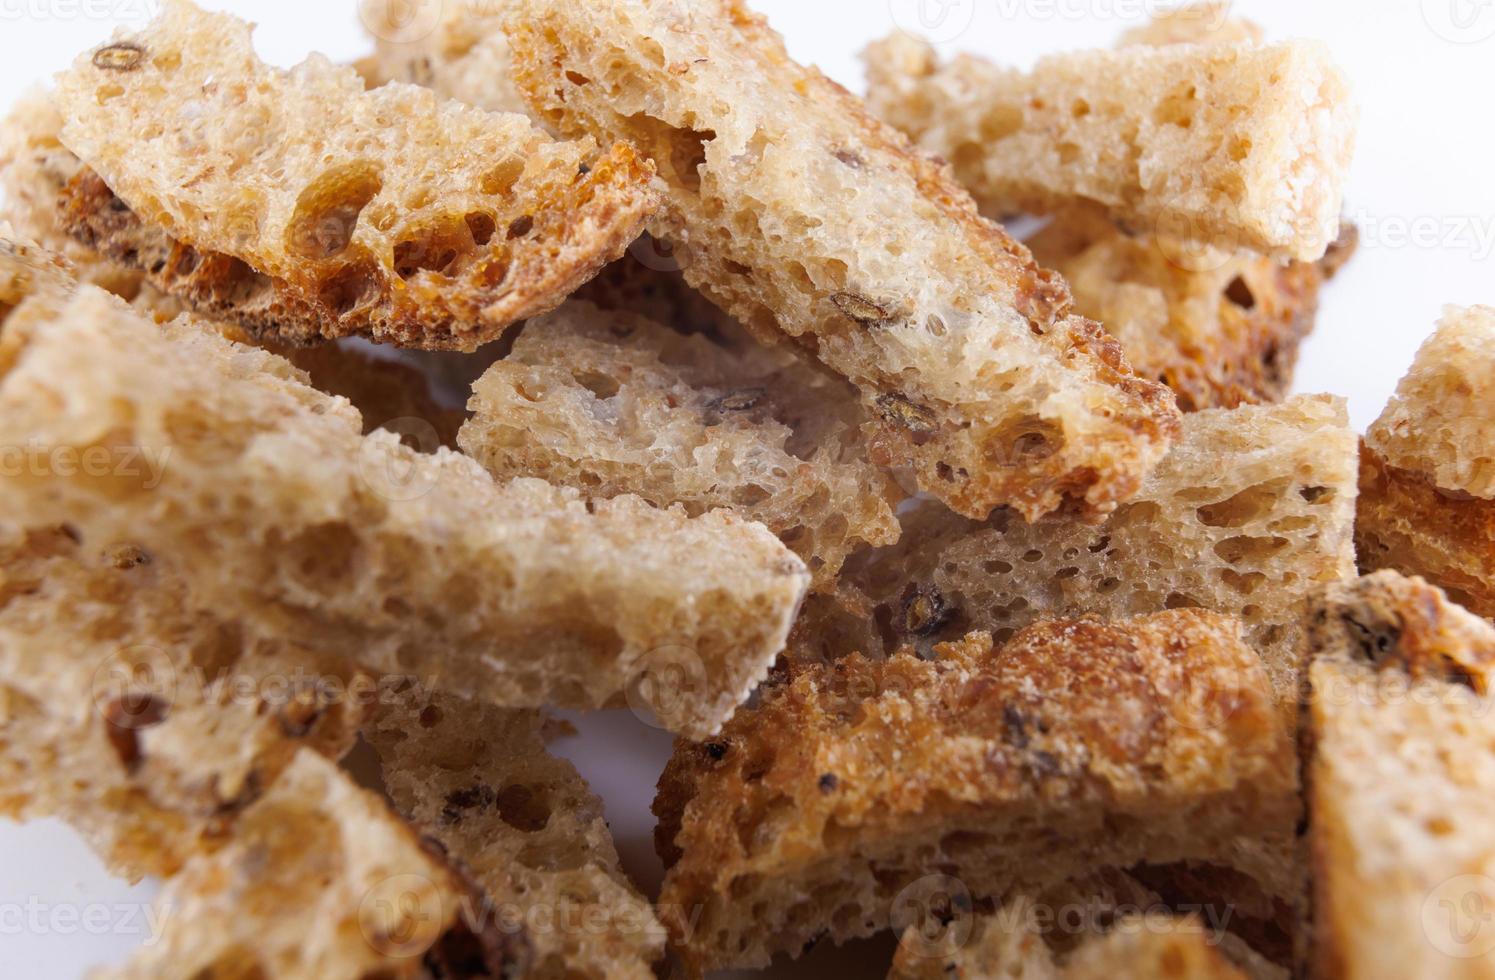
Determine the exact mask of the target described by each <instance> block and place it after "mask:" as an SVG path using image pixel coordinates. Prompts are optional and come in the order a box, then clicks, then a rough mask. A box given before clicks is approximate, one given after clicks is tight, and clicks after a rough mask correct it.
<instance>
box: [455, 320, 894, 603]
mask: <svg viewBox="0 0 1495 980" xmlns="http://www.w3.org/2000/svg"><path fill="white" fill-rule="evenodd" d="M469 409H470V411H471V412H472V418H471V419H470V420H469V421H468V422H467V424H466V425H465V426H464V427H463V428H462V432H461V435H460V436H459V442H460V444H461V446H462V448H463V450H465V451H466V452H467V454H468V455H469V456H471V457H473V458H474V459H476V460H477V461H478V462H480V463H482V464H483V465H484V466H485V467H487V469H488V471H489V472H490V473H492V474H493V476H494V478H495V479H498V480H500V481H502V480H509V479H513V478H516V477H526V476H529V477H539V478H541V479H544V480H548V481H550V482H551V483H555V484H559V485H561V486H570V487H576V488H578V489H580V490H582V491H583V492H585V493H586V494H587V495H588V496H591V497H597V498H603V499H606V498H611V497H616V496H619V495H621V494H634V495H637V496H640V497H642V498H644V499H645V500H648V501H649V502H651V503H653V504H656V505H658V506H661V507H668V506H670V505H672V504H683V505H684V506H685V508H686V510H687V511H688V512H689V513H691V514H703V513H707V512H709V511H711V510H715V509H718V508H725V509H728V510H731V511H733V512H735V513H737V514H738V515H739V516H741V517H742V518H743V519H745V520H750V521H758V522H760V523H762V524H764V525H765V526H767V527H768V529H769V530H770V531H773V532H774V533H775V534H777V535H778V536H779V538H780V539H781V540H782V541H783V542H784V543H785V544H786V545H788V546H789V547H790V548H791V549H792V550H794V551H795V553H796V554H798V555H799V556H800V558H802V559H803V560H804V562H805V564H806V565H807V566H808V567H809V569H810V571H811V573H812V574H813V575H814V577H815V582H814V587H815V588H816V589H818V590H821V591H829V590H832V589H833V588H834V587H835V582H836V576H837V575H838V574H839V572H840V570H841V565H842V563H843V562H845V560H846V556H847V555H849V554H851V553H852V552H853V551H854V550H856V549H857V548H858V547H861V546H864V545H891V544H893V543H895V542H897V540H898V533H899V532H898V518H897V516H896V515H895V513H894V508H895V507H896V506H897V504H898V502H899V501H900V500H901V499H902V494H901V491H899V489H898V487H897V484H896V483H894V482H893V480H892V478H891V477H890V476H888V475H887V473H886V472H884V471H883V470H882V469H881V468H879V467H877V466H875V465H873V464H872V463H871V462H870V461H869V460H868V459H867V456H866V449H865V446H864V444H863V442H862V438H861V430H860V428H859V426H860V424H861V422H862V421H863V417H862V413H861V408H860V406H859V405H858V404H857V402H856V401H855V399H854V397H852V396H851V395H850V393H849V392H848V391H847V390H846V385H845V384H844V382H842V381H841V380H840V379H839V378H836V377H834V376H830V375H823V374H820V373H819V372H817V371H815V370H813V369H812V368H810V367H809V366H808V365H804V364H803V363H801V362H799V361H798V360H795V359H793V358H789V359H787V360H786V359H785V358H784V357H783V355H782V353H779V352H774V351H769V350H763V349H759V350H751V349H750V350H740V349H739V350H733V349H731V348H728V347H725V346H722V345H721V344H719V343H716V342H715V341H713V340H711V339H709V338H708V337H705V336H702V335H699V334H697V335H689V336H688V335H685V334H682V333H679V332H676V331H674V330H671V329H669V328H667V327H663V326H660V325H659V324H657V323H655V322H653V321H651V320H647V319H645V318H643V317H640V316H633V315H631V314H626V313H614V312H608V311H604V310H600V309H598V308H597V307H595V306H592V305H591V304H588V303H582V302H578V301H573V302H571V303H568V304H567V305H566V306H564V307H562V308H561V309H560V310H558V311H557V312H555V313H553V314H551V315H549V316H548V317H546V318H544V319H542V320H537V321H534V322H532V323H530V324H528V325H527V326H526V327H525V329H524V332H523V334H522V335H521V336H520V338H519V340H518V342H517V343H515V345H514V350H513V353H512V354H510V355H509V356H508V357H507V358H505V359H504V360H502V361H499V362H498V363H497V364H495V365H493V367H491V368H489V370H488V373H487V374H485V375H483V377H482V378H481V379H480V380H479V381H478V383H477V384H476V385H475V386H474V387H473V399H472V402H471V404H470V405H469Z"/></svg>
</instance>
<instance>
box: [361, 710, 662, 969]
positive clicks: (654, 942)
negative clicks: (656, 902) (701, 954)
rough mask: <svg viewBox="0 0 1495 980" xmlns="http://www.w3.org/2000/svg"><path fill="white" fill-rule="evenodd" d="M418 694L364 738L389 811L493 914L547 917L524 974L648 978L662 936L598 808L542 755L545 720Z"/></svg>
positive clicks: (569, 769) (575, 778) (564, 767)
mask: <svg viewBox="0 0 1495 980" xmlns="http://www.w3.org/2000/svg"><path fill="white" fill-rule="evenodd" d="M420 693H421V692H418V691H417V692H413V693H412V694H407V695H405V696H404V697H399V698H395V699H392V700H390V701H389V702H387V703H381V705H380V706H379V708H378V709H376V714H375V716H374V718H373V719H372V721H371V723H370V725H369V726H368V728H366V729H365V733H364V735H365V738H367V739H368V741H369V742H370V743H371V744H372V745H373V747H374V749H375V751H376V752H378V754H379V757H380V760H381V764H382V777H383V784H384V787H385V788H386V789H387V790H388V792H389V794H390V796H391V797H392V798H393V799H394V803H395V806H396V808H398V809H399V811H400V812H401V813H402V814H404V815H405V817H406V818H407V819H408V820H410V821H411V823H412V824H414V825H415V827H417V828H418V829H419V830H420V831H421V832H422V833H423V834H426V835H428V836H429V837H430V838H431V839H433V840H435V841H437V842H438V843H440V845H441V847H442V849H443V850H444V851H445V853H446V854H447V855H448V857H449V858H450V859H451V860H452V861H453V862H455V863H456V864H457V865H459V866H460V867H462V868H463V869H464V870H465V871H466V872H467V874H468V875H469V877H470V878H471V879H472V882H473V884H474V885H475V886H476V888H477V889H478V890H479V891H480V892H481V893H482V897H483V901H484V903H485V904H484V909H485V911H486V912H487V914H488V915H489V916H490V917H493V918H495V919H496V920H497V921H498V922H500V923H502V922H505V921H513V920H518V921H529V918H528V917H529V916H531V915H532V914H533V913H536V912H540V913H544V914H545V916H546V919H545V921H546V922H548V923H549V924H550V928H547V929H544V930H532V931H531V932H530V936H529V939H530V947H531V952H532V954H533V966H532V967H531V971H530V972H529V973H527V974H525V975H526V976H532V977H537V978H538V977H555V978H562V977H583V976H585V977H614V978H618V980H624V978H636V980H652V978H653V977H654V971H653V969H652V964H653V963H654V962H655V961H656V960H659V959H661V958H662V957H663V955H664V945H665V931H664V927H663V926H662V925H660V923H659V920H658V919H656V918H655V917H654V910H653V908H652V907H651V906H650V904H649V901H648V900H647V899H646V898H644V897H643V896H642V895H640V894H639V892H638V889H636V888H635V887H634V886H633V884H632V883H631V882H629V880H628V878H627V877H626V876H625V875H624V873H623V869H622V866H621V865H620V864H619V861H618V851H617V848H616V846H615V845H614V844H613V838H612V834H611V832H610V831H609V830H608V829H607V822H606V820H605V819H604V817H603V812H602V801H601V800H600V799H598V798H597V796H596V795H595V794H593V793H592V791H591V789H589V788H588V786H587V784H586V782H585V781H584V780H583V779H582V778H581V775H580V774H579V773H577V771H576V769H575V768H574V767H573V766H572V765H571V764H570V763H569V762H566V761H565V760H563V759H560V758H557V757H556V756H553V755H551V754H550V752H548V751H547V750H546V748H545V737H544V723H545V719H544V717H543V716H542V715H540V714H539V713H538V712H535V711H527V710H513V709H505V708H492V707H487V706H484V705H479V704H476V703H474V702H468V701H463V700H461V699H459V698H453V697H447V696H442V695H437V696H418V695H420Z"/></svg>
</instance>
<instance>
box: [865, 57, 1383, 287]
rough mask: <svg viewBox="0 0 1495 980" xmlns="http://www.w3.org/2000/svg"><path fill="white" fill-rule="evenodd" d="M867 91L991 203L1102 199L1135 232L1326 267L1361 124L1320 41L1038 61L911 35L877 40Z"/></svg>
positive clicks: (1054, 204)
mask: <svg viewBox="0 0 1495 980" xmlns="http://www.w3.org/2000/svg"><path fill="white" fill-rule="evenodd" d="M867 61H868V65H869V73H868V77H869V87H870V91H869V96H868V102H869V104H870V105H871V107H872V109H873V111H874V112H876V113H878V115H880V116H881V117H882V118H883V119H885V120H887V121H888V122H889V123H891V124H893V125H894V126H897V127H898V128H899V129H901V130H903V131H904V132H906V133H908V134H909V135H910V136H911V137H912V138H913V139H914V141H915V142H916V143H918V144H919V145H920V146H922V147H923V148H924V149H926V150H929V151H932V152H935V153H939V154H941V155H942V156H944V157H946V158H947V159H949V160H950V161H951V163H952V164H953V166H954V167H955V173H956V175H957V176H958V177H959V179H960V181H961V182H962V183H963V184H965V186H966V187H967V188H969V189H970V191H971V193H972V194H973V195H974V196H975V198H976V200H977V201H978V202H979V203H980V205H981V207H982V208H983V210H985V211H986V212H987V213H989V214H1007V213H1011V212H1014V211H1027V212H1031V213H1038V214H1046V213H1050V212H1052V211H1054V210H1056V209H1059V208H1062V207H1065V206H1067V205H1070V204H1074V203H1076V202H1077V201H1081V200H1086V201H1094V202H1097V203H1099V204H1100V205H1102V206H1103V207H1105V208H1106V209H1107V210H1108V211H1109V212H1110V214H1111V216H1112V217H1114V218H1116V219H1117V220H1118V221H1121V222H1122V223H1124V224H1126V225H1128V226H1131V227H1136V228H1143V229H1148V230H1152V231H1157V232H1160V233H1165V234H1168V235H1170V236H1172V237H1176V238H1182V239H1188V240H1196V241H1203V242H1208V243H1212V244H1214V245H1216V246H1218V247H1221V248H1225V249H1227V250H1235V249H1240V248H1245V249H1250V250H1252V251H1256V252H1260V253H1263V254H1269V255H1273V256H1276V257H1279V258H1285V259H1297V260H1299V261H1303V262H1317V261H1318V260H1319V259H1321V258H1323V256H1324V252H1325V250H1326V249H1327V248H1328V247H1329V245H1330V243H1332V242H1333V241H1334V240H1335V239H1336V238H1337V237H1338V235H1339V217H1340V210H1341V208H1342V206H1343V199H1344V185H1345V178H1346V176H1347V173H1348V170H1349V166H1350V160H1351V158H1352V157H1353V155H1354V145H1355V129H1356V125H1357V121H1358V117H1357V113H1356V110H1355V108H1354V106H1353V104H1352V101H1351V99H1350V94H1349V86H1348V83H1347V81H1346V80H1345V78H1344V76H1343V74H1342V73H1341V72H1340V71H1339V69H1338V68H1337V67H1336V66H1335V65H1334V63H1333V60H1332V59H1331V58H1330V56H1329V53H1328V51H1327V49H1326V48H1324V46H1323V45H1320V44H1317V43H1314V42H1308V41H1291V42H1287V43H1283V44H1272V45H1256V44H1218V43H1209V44H1182V45H1167V46H1162V47H1155V46H1147V45H1140V46H1133V47H1125V48H1121V49H1118V50H1114V51H1106V50H1101V51H1086V52H1075V53H1070V54H1062V55H1055V56H1052V57H1049V58H1045V59H1044V60H1042V61H1040V62H1039V63H1038V65H1037V67H1035V68H1034V69H1033V71H1031V72H1026V73H1025V72H1021V71H1017V70H1015V69H1007V68H1002V67H1000V66H997V65H994V64H992V63H991V62H988V61H985V60H983V59H981V58H978V57H975V56H971V55H962V56H959V57H957V58H955V59H953V60H951V61H950V62H948V63H946V64H941V63H940V60H939V57H938V55H937V54H936V52H935V50H934V48H933V47H932V46H930V45H928V44H925V43H923V42H921V41H918V40H915V39H914V38H912V37H910V36H908V35H906V34H898V35H894V36H893V37H890V38H888V39H887V40H884V41H881V42H878V43H877V44H875V45H873V47H872V48H871V49H870V50H869V52H868V54H867Z"/></svg>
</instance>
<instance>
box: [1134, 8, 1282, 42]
mask: <svg viewBox="0 0 1495 980" xmlns="http://www.w3.org/2000/svg"><path fill="white" fill-rule="evenodd" d="M1231 6H1232V4H1231V0H1202V2H1199V3H1185V4H1181V5H1180V6H1177V7H1173V8H1171V9H1168V10H1160V11H1158V12H1157V13H1155V14H1153V17H1152V20H1150V21H1148V22H1147V23H1146V24H1143V25H1142V26H1141V27H1134V28H1132V29H1131V30H1128V31H1126V32H1125V33H1123V34H1122V35H1121V40H1120V41H1119V42H1118V47H1132V46H1137V45H1145V46H1147V47H1154V48H1161V47H1166V46H1167V45H1171V44H1260V43H1261V42H1262V41H1263V40H1264V34H1263V32H1262V29H1261V28H1260V27H1259V26H1258V25H1256V24H1253V23H1252V22H1251V21H1249V20H1246V19H1245V18H1243V17H1232V16H1230V13H1231V10H1230V8H1231Z"/></svg>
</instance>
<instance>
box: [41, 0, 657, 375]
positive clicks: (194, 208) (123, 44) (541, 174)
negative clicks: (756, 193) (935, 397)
mask: <svg viewBox="0 0 1495 980" xmlns="http://www.w3.org/2000/svg"><path fill="white" fill-rule="evenodd" d="M121 52H123V53H125V54H126V55H127V56H128V57H127V58H124V59H123V60H122V61H119V60H118V59H117V58H114V57H111V56H117V55H119V53H121ZM58 98H59V102H60V104H61V106H62V108H63V110H64V113H65V115H66V116H67V119H68V122H67V125H66V127H65V128H64V131H63V140H64V142H65V143H66V144H67V145H68V146H69V147H70V148H71V149H72V150H73V151H74V152H76V153H77V154H78V156H79V157H80V158H82V160H83V161H84V162H85V163H86V164H87V165H88V166H89V168H91V169H92V170H93V171H94V172H96V173H97V174H98V175H99V176H100V177H101V178H102V179H103V181H104V182H105V183H106V184H107V186H108V187H109V188H110V189H112V190H113V191H114V192H115V193H117V194H118V195H119V197H120V198H121V199H122V200H123V201H124V202H126V203H127V204H128V206H129V208H130V210H131V211H133V212H135V213H136V214H139V215H143V217H142V218H141V219H140V220H141V221H142V222H143V223H144V224H145V225H146V227H147V228H148V229H149V230H150V231H152V232H159V233H160V234H161V235H163V236H165V237H166V240H167V242H168V243H169V244H170V246H171V249H170V252H171V260H170V261H167V262H165V263H164V264H161V265H159V266H158V265H157V262H158V261H160V259H159V258H158V259H156V260H152V259H150V258H148V257H147V256H145V255H142V254H141V253H140V251H139V250H138V249H135V252H134V257H133V261H132V255H131V252H132V248H134V246H133V244H132V241H131V240H132V238H133V237H135V236H133V235H131V234H130V232H129V229H128V228H121V227H118V225H119V224H120V222H119V221H118V220H117V218H118V216H117V215H113V214H110V213H109V212H108V210H107V209H109V208H110V207H111V204H110V199H109V196H107V195H105V194H103V193H101V192H98V191H97V189H92V190H91V192H87V193H85V191H89V190H90V189H88V188H81V187H75V188H74V191H73V193H72V195H71V196H72V200H71V202H70V206H69V219H68V222H67V224H68V227H69V229H70V230H71V231H73V232H74V233H78V234H85V235H87V236H89V237H90V238H91V239H92V244H93V245H94V246H95V247H97V248H98V249H99V250H100V251H101V252H103V253H104V254H106V255H107V256H109V257H110V258H112V259H114V260H116V261H120V262H125V263H127V264H131V265H134V266H135V267H137V268H141V269H143V270H145V271H146V272H147V273H148V274H149V275H150V276H151V277H152V281H153V282H155V283H156V284H158V285H161V286H163V287H165V288H167V289H169V290H172V291H176V292H178V293H179V294H180V295H182V296H183V298H185V299H187V300H188V301H189V302H191V303H192V304H193V305H194V306H196V307H197V308H198V309H199V310H201V311H202V312H205V313H209V314H211V315H214V316H218V317H222V318H225V319H233V320H234V321H236V322H238V323H240V324H241V325H242V326H244V327H245V328H246V329H250V330H252V331H254V332H256V333H258V334H260V335H262V336H264V335H273V336H275V337H278V338H279V339H281V340H283V341H286V342H290V343H305V342H309V341H312V340H315V339H318V338H331V337H339V336H346V335H350V334H359V335H364V336H369V337H372V338H375V339H378V340H384V341H389V342H393V343H397V344H401V345H404V346H412V347H426V348H432V349H455V350H472V349H474V348H476V347H477V346H478V345H480V344H482V343H484V342H487V341H490V340H493V339H495V338H497V337H498V336H499V335H500V334H501V333H502V332H503V330H504V329H505V328H507V327H508V326H510V325H511V324H513V323H514V322H516V321H518V320H522V319H524V318H526V317H529V316H534V315H538V314H540V313H544V312H547V311H548V310H550V309H553V308H554V307H555V306H556V305H557V304H558V303H559V302H560V301H561V300H562V299H563V298H564V297H565V296H566V295H567V294H569V293H570V292H572V291H574V290H575V289H576V288H577V287H578V286H580V285H581V284H582V283H584V282H585V281H586V280H587V279H589V278H591V276H593V275H595V274H596V272H597V271H598V270H599V269H601V268H602V266H603V265H604V264H606V262H608V261H609V260H611V259H612V258H615V257H616V256H618V255H620V254H622V251H623V249H624V248H626V247H627V245H628V244H629V243H630V242H631V241H632V240H633V239H634V238H635V237H636V236H637V234H638V232H639V231H640V230H641V229H642V227H643V222H644V220H645V218H646V217H647V215H648V214H649V212H650V211H652V209H653V207H654V205H655V195H654V191H653V190H652V187H651V180H652V168H651V166H650V165H649V164H647V163H646V162H644V161H642V160H640V159H639V158H638V156H637V155H636V154H635V153H634V152H633V150H632V149H631V148H629V147H626V146H616V147H613V148H612V149H610V150H608V151H606V152H604V153H602V154H601V155H600V156H598V155H597V154H595V153H594V151H593V147H592V146H591V145H589V144H587V143H569V144H567V143H557V142H554V141H551V140H549V139H548V138H547V137H545V136H544V135H543V134H541V133H539V132H538V131H537V130H534V129H533V127H532V126H531V124H530V123H529V122H528V120H527V119H524V118H523V117H519V116H516V115H512V114H510V115H503V114H493V113H485V112H483V111H481V110H478V109H475V108H471V107H465V106H460V105H458V104H456V103H442V102H440V101H439V100H438V99H437V98H436V96H435V95H434V94H433V93H431V92H429V91H428V90H425V89H421V88H418V87H415V86H407V85H399V84H395V85H387V86H384V87H382V88H379V89H377V90H375V91H373V92H368V93H365V92H363V85H362V82H361V81H360V80H359V79H358V78H357V76H356V75H355V74H354V73H353V71H352V70H351V69H346V68H336V67H334V66H332V65H331V64H329V63H327V62H326V61H325V60H322V59H312V60H310V61H308V62H306V63H305V64H303V65H301V66H299V67H298V68H297V69H295V70H294V71H293V72H289V73H287V72H281V71H277V70H274V69H271V68H269V67H268V66H266V65H265V64H263V63H262V62H260V61H259V60H258V59H257V58H256V57H255V55H254V52H253V49H252V47H251V45H250V40H249V27H248V25H245V24H243V23H242V22H240V21H237V20H235V19H233V18H231V17H227V16H224V15H210V14H205V13H203V12H201V11H199V10H197V9H196V8H195V7H193V6H191V5H190V4H189V3H187V2H186V0H173V2H172V3H169V4H168V5H167V6H166V8H165V10H164V12H163V14H162V16H161V17H160V18H159V19H158V20H157V21H156V22H154V23H153V25H152V26H151V27H150V28H148V29H147V30H146V31H145V32H144V33H143V34H140V35H138V36H126V35H121V36H119V37H117V38H116V39H115V41H114V42H112V44H111V45H110V46H107V47H105V48H101V49H100V50H99V51H97V52H91V53H90V54H88V55H85V56H83V57H82V58H81V59H79V61H78V62H77V63H76V65H75V66H74V68H73V70H72V72H70V73H67V74H65V75H63V76H61V77H60V79H59V89H58ZM204 120H211V122H204ZM313 120H314V121H315V126H316V130H315V132H312V131H310V130H307V129H306V127H307V126H309V125H311V123H312V121H313ZM245 131H254V132H261V133H265V134H267V135H266V136H265V137H263V138H261V139H259V140H258V141H256V142H255V144H254V147H255V148H256V149H254V151H253V152H250V151H249V149H247V148H246V147H245V146H243V145H242V144H241V143H240V142H239V139H240V135H239V134H241V133H243V132H245ZM151 133H154V134H156V136H157V138H145V134H151ZM173 133H174V134H175V135H176V136H177V137H178V138H177V139H172V138H167V137H169V136H171V135H172V134H173ZM267 140H269V141H271V142H268V143H267ZM267 145H270V146H273V147H274V148H275V150H276V152H274V153H266V152H264V147H266V146H267ZM184 147H190V152H187V151H186V150H184V149H183V148H184ZM314 147H320V149H319V150H315V151H314V150H313V148H314Z"/></svg>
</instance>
